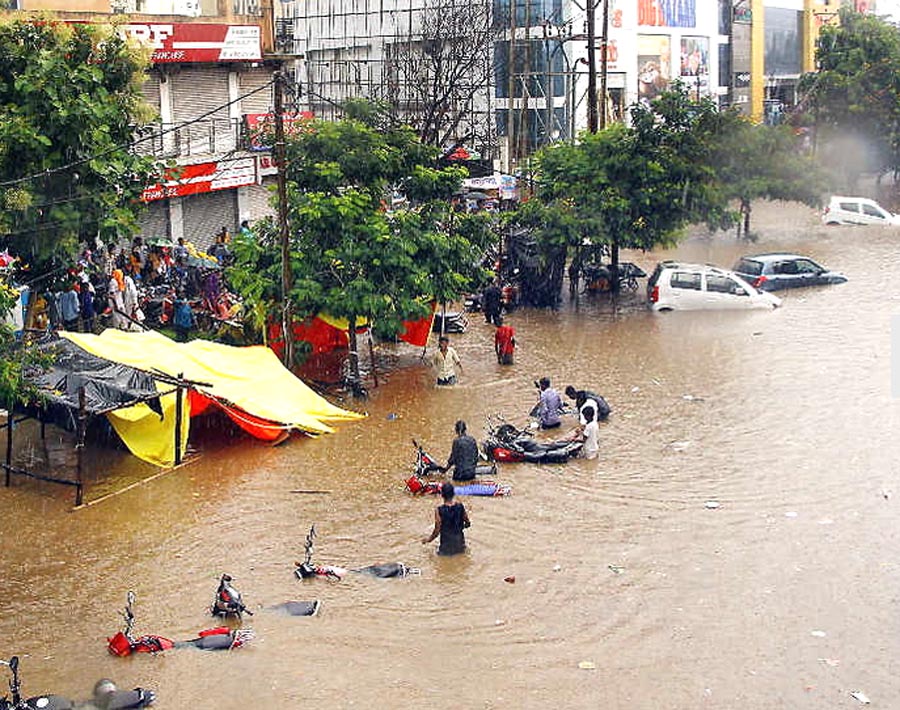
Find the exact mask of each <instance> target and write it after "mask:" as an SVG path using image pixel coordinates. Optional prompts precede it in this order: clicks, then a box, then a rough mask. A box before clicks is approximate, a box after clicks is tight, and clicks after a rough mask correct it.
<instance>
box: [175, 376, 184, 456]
mask: <svg viewBox="0 0 900 710" xmlns="http://www.w3.org/2000/svg"><path fill="white" fill-rule="evenodd" d="M183 377H184V373H183V372H179V373H178V385H177V387H178V389H176V390H175V465H176V466H180V465H181V412H182V409H183V407H184V386H183V384H182V378H183Z"/></svg>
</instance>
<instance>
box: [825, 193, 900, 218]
mask: <svg viewBox="0 0 900 710" xmlns="http://www.w3.org/2000/svg"><path fill="white" fill-rule="evenodd" d="M822 221H823V222H824V223H825V224H827V225H834V224H882V225H888V224H891V225H900V215H896V214H893V213H891V212H888V211H887V210H886V209H884V207H882V206H881V205H879V204H878V203H877V202H875V200H870V199H869V198H868V197H843V196H841V195H834V196H833V197H832V198H831V199H830V200H829V201H828V206H827V207H825V211H824V212H822Z"/></svg>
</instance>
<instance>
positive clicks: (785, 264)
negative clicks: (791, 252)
mask: <svg viewBox="0 0 900 710" xmlns="http://www.w3.org/2000/svg"><path fill="white" fill-rule="evenodd" d="M772 273H773V274H779V275H793V274H796V273H797V262H796V261H776V262H775V263H774V264H772Z"/></svg>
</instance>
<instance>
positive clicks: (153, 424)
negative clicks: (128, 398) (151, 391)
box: [106, 393, 191, 466]
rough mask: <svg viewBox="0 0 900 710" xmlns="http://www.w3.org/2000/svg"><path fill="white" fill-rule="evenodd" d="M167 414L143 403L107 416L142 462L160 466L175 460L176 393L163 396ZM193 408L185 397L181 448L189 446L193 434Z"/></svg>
mask: <svg viewBox="0 0 900 710" xmlns="http://www.w3.org/2000/svg"><path fill="white" fill-rule="evenodd" d="M159 399H160V403H161V404H162V410H163V417H162V419H160V417H159V414H157V413H156V412H154V411H153V410H152V409H150V407H148V406H147V405H146V404H144V403H143V402H142V403H140V404H135V405H134V406H133V407H126V408H124V409H117V410H116V411H114V412H110V413H109V414H107V415H106V416H107V417H108V418H109V423H110V424H112V427H113V429H115V430H116V433H117V434H118V435H119V437H120V438H121V439H122V441H123V442H125V445H126V446H127V447H128V450H129V451H130V452H131V453H133V454H134V455H135V456H137V457H138V458H139V459H141V460H142V461H147V462H148V463H152V464H156V465H157V466H171V465H172V464H174V463H175V394H174V393H172V394H167V395H163V396H162V397H160V398H159ZM190 414H191V413H190V407H189V406H188V398H187V396H185V397H184V403H183V405H182V408H181V451H182V452H184V450H185V447H186V446H187V440H188V434H189V433H190V428H191V424H190V420H191V416H190Z"/></svg>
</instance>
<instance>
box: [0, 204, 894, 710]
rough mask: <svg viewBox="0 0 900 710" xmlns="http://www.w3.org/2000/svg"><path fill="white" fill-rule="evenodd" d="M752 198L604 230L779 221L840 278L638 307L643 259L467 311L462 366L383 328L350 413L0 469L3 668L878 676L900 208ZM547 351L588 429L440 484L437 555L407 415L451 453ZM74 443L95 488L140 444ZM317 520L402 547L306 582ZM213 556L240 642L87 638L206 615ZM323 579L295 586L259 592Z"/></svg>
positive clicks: (882, 652) (890, 602) (434, 685)
mask: <svg viewBox="0 0 900 710" xmlns="http://www.w3.org/2000/svg"><path fill="white" fill-rule="evenodd" d="M753 226H754V229H755V230H756V231H758V232H759V233H760V241H759V242H757V243H756V244H750V245H747V244H745V243H742V242H737V241H736V240H735V239H734V237H733V235H729V236H724V235H719V236H716V237H714V238H709V239H707V238H703V237H694V238H692V239H690V240H688V241H686V242H685V243H683V244H682V245H681V246H680V247H678V248H677V249H675V250H672V251H667V252H657V253H653V254H641V253H626V254H625V255H623V259H624V260H630V261H635V262H636V263H638V264H639V265H641V266H642V267H643V268H644V269H645V270H646V271H647V272H648V273H649V272H650V271H651V270H652V268H653V266H654V265H655V263H656V261H658V260H659V259H661V258H679V259H684V260H691V261H704V262H712V263H716V264H719V265H722V266H726V267H730V266H731V264H732V263H733V262H734V261H735V260H736V258H737V257H738V256H740V255H741V254H745V253H754V252H764V251H773V250H785V251H798V252H800V253H804V254H808V255H809V256H811V257H812V258H813V259H815V260H817V261H819V262H820V263H822V264H824V265H827V266H828V267H830V268H832V269H834V270H838V271H842V272H844V273H845V274H846V275H847V276H848V277H849V282H848V283H847V284H844V285H839V286H833V287H823V288H818V289H812V290H807V291H802V290H798V291H795V292H784V294H783V299H784V303H783V307H782V308H780V309H777V310H776V311H774V312H764V311H749V312H739V311H731V312H707V313H703V312H689V313H685V312H682V313H663V314H654V313H651V312H649V311H647V310H645V308H644V305H643V301H642V300H641V299H642V298H643V295H644V294H643V288H644V285H645V283H646V280H644V279H642V280H641V290H640V291H639V298H637V299H635V300H632V299H630V298H626V297H623V299H621V302H620V304H619V306H618V307H617V308H613V306H612V305H611V304H610V302H609V301H608V300H607V299H605V298H602V297H601V298H582V299H581V301H580V303H579V305H578V307H577V308H575V307H574V306H572V305H571V304H569V303H568V301H566V302H565V303H564V305H563V308H562V309H561V310H560V311H559V312H557V313H554V312H544V311H532V310H519V311H517V312H516V313H514V314H513V315H512V316H511V317H510V318H509V319H508V322H509V323H510V324H511V325H513V326H514V327H515V329H516V331H517V340H518V342H519V348H518V352H517V362H516V365H514V366H513V367H507V368H501V367H500V366H498V365H496V362H495V358H494V356H493V328H492V327H491V326H488V325H486V324H485V323H484V322H483V319H482V318H481V317H480V315H473V316H472V317H471V325H470V328H469V331H468V332H467V333H466V334H465V335H461V336H453V341H452V344H453V345H454V346H455V347H456V348H457V349H458V351H459V354H460V357H461V359H462V362H463V366H464V375H463V378H462V381H461V384H460V385H459V386H457V387H455V388H453V389H440V390H439V389H437V388H436V387H435V386H434V385H433V379H432V374H431V372H430V371H429V369H428V368H426V367H424V366H422V365H421V364H420V363H419V361H418V358H419V354H420V351H418V350H416V349H414V348H412V347H410V346H406V345H403V346H400V347H397V348H396V350H395V351H393V352H391V351H390V350H388V353H389V354H391V359H392V360H394V361H396V362H397V363H398V369H396V370H394V371H392V372H390V373H388V374H387V377H386V381H384V380H383V381H382V382H381V386H380V387H378V388H377V389H373V390H372V392H373V396H372V397H371V399H370V400H369V401H368V402H366V403H365V407H366V408H367V411H368V413H369V415H370V416H369V418H368V419H366V420H364V421H362V422H358V423H356V422H349V423H341V424H339V425H338V426H337V428H338V431H337V433H336V434H334V435H330V436H325V437H322V438H319V439H317V440H314V439H305V438H302V437H297V436H295V437H294V438H293V439H292V440H291V441H289V442H288V443H286V444H284V445H282V446H279V447H275V448H271V447H268V446H265V445H263V444H260V443H257V442H253V441H250V440H248V439H246V438H237V439H235V440H233V441H232V442H230V443H228V444H227V445H226V446H219V445H216V446H215V447H214V446H213V445H212V444H209V443H206V442H208V441H209V440H210V438H211V437H209V436H207V437H205V438H202V439H201V441H200V443H198V445H197V446H198V448H199V449H200V450H201V453H202V458H200V460H198V461H195V462H193V463H191V464H190V465H187V466H185V467H183V468H182V469H180V470H178V471H175V472H171V473H168V474H166V475H164V476H160V477H159V478H157V479H156V480H153V481H150V482H147V483H145V484H144V485H141V486H138V487H136V488H134V489H133V490H131V491H129V492H126V493H124V494H122V495H119V496H116V497H113V498H110V499H108V500H106V501H104V502H102V503H99V504H97V505H94V506H91V507H88V508H85V509H81V510H78V511H73V510H72V493H71V491H70V490H67V489H63V488H61V487H56V486H49V485H47V484H40V483H35V482H33V481H27V482H26V481H23V480H22V479H17V480H16V481H15V484H14V486H13V487H12V488H11V489H2V490H0V495H2V496H3V499H4V503H5V504H4V516H3V521H2V523H0V528H2V534H3V565H2V585H0V590H2V594H0V656H2V657H5V658H8V657H9V656H10V655H12V654H14V653H18V654H19V655H20V656H21V676H22V683H23V691H24V692H25V693H26V694H28V695H33V694H36V693H38V692H46V691H52V692H56V693H60V694H63V695H67V696H70V697H78V698H85V697H87V696H88V695H89V692H90V689H91V687H92V686H93V683H94V681H95V680H96V679H97V678H99V677H102V676H107V677H110V678H113V679H115V680H116V681H117V682H118V683H119V685H120V687H133V686H135V685H143V686H145V687H149V688H153V689H155V690H156V691H157V693H158V697H159V699H158V701H157V703H156V705H155V707H158V708H160V709H161V710H172V709H176V708H177V709H181V708H204V709H206V708H223V709H231V708H234V709H237V708H281V707H303V706H311V705H314V704H315V705H319V704H322V705H326V706H330V707H337V708H343V707H368V708H375V707H380V708H394V707H405V708H544V707H554V706H555V707H558V708H592V709H593V708H623V709H624V708H627V709H628V710H642V709H647V710H651V709H658V708H678V709H682V708H684V709H690V708H698V707H703V708H721V709H725V708H730V709H733V708H792V709H796V708H816V709H817V710H818V709H822V708H847V707H854V706H856V705H858V704H859V703H858V702H857V701H856V700H854V699H852V698H851V697H850V692H851V691H858V690H861V691H863V692H865V694H866V695H867V696H868V697H869V698H871V700H872V706H873V707H882V708H889V707H900V675H898V673H897V669H896V666H897V661H896V659H897V658H898V657H900V621H898V618H900V613H898V612H900V602H898V584H900V561H898V558H897V555H896V549H895V548H896V545H897V538H898V534H900V521H898V512H900V507H898V506H900V479H898V464H897V461H898V459H900V441H898V437H897V432H898V431H900V428H898V424H900V419H898V407H897V403H896V402H895V401H894V400H893V399H892V398H891V391H890V384H891V381H890V355H891V354H890V323H891V316H892V315H894V314H895V313H900V300H898V299H900V290H898V289H897V287H896V284H897V283H900V259H898V258H897V254H898V246H900V229H897V230H894V231H891V230H888V229H883V228H875V227H872V228H862V227H860V228H844V227H833V228H825V227H823V226H821V224H820V222H819V220H818V215H817V214H815V213H814V212H812V211H810V210H808V209H806V208H803V207H798V206H795V205H791V206H780V207H775V206H762V205H761V206H759V207H758V209H757V210H756V212H755V213H754V225H753ZM388 347H390V346H388ZM432 348H433V346H432ZM430 352H431V349H430ZM543 375H546V376H548V377H550V378H551V379H552V380H553V384H554V385H555V386H557V387H558V389H560V391H561V390H562V389H563V387H564V386H565V385H566V384H573V385H575V386H576V387H577V388H582V387H584V388H588V389H593V390H595V391H597V392H599V393H601V394H603V395H604V396H605V397H606V398H607V400H608V401H609V403H610V405H611V406H612V408H613V414H612V416H611V417H610V419H609V421H608V422H606V423H604V424H602V425H601V456H600V458H599V460H597V461H584V460H575V461H573V462H572V463H570V464H568V465H564V466H554V465H548V466H537V465H531V464H508V465H504V466H502V468H501V470H500V475H499V477H498V479H499V480H501V481H503V482H506V483H509V484H511V485H512V486H513V489H514V492H513V495H512V496H511V497H508V498H494V499H492V498H464V499H462V500H463V502H464V503H465V505H466V507H467V509H468V510H469V514H470V517H471V519H472V527H471V529H470V530H469V531H467V538H468V542H469V546H470V551H469V553H468V554H467V555H464V556H460V557H457V558H447V559H444V558H438V557H436V556H435V554H434V551H433V550H434V547H433V546H432V545H428V546H423V545H421V544H420V539H421V537H422V536H423V535H426V534H428V533H429V532H430V530H431V526H432V521H433V508H434V505H435V504H436V501H435V500H434V499H433V498H427V499H423V498H413V497H411V496H410V495H408V494H407V493H405V492H404V490H403V480H404V479H405V478H406V477H407V476H408V475H409V474H410V473H411V469H412V465H413V462H414V454H415V451H414V449H413V446H412V444H411V439H412V438H416V439H418V440H419V441H420V442H421V443H422V444H423V445H424V446H425V448H426V449H427V450H428V451H429V452H430V453H432V454H434V455H435V456H436V457H437V458H438V459H440V460H441V461H444V460H445V459H446V457H447V455H448V453H449V450H450V444H451V440H452V437H453V423H454V422H455V420H456V419H459V418H462V419H465V420H466V421H467V422H468V425H469V430H470V433H472V434H473V435H474V436H476V438H478V439H479V440H480V439H481V438H482V434H483V425H484V422H485V419H486V417H487V416H489V415H491V414H494V413H498V412H499V413H502V414H503V415H504V416H505V417H506V418H508V419H510V420H511V421H513V422H515V423H517V424H519V425H522V424H524V423H525V421H526V417H525V414H526V412H527V411H528V409H529V408H530V407H531V405H532V404H533V403H534V400H535V390H534V386H533V384H532V381H533V380H535V379H537V378H538V377H540V376H543ZM568 420H569V421H568V422H564V426H567V425H570V424H571V423H572V418H571V417H569V418H568ZM48 434H49V437H48V438H49V439H50V442H49V443H50V444H51V445H52V440H53V439H54V438H57V439H58V436H59V435H58V433H57V432H56V431H55V430H52V429H50V428H48ZM27 448H28V447H23V450H22V451H21V452H20V453H19V455H25V454H27V453H28V451H27ZM57 448H60V447H57ZM61 448H62V449H63V451H62V453H61V454H60V455H61V456H63V457H65V450H64V449H65V447H64V446H63V447H61ZM98 464H99V468H100V473H98V474H97V476H98V478H97V480H95V481H92V483H91V484H90V485H89V486H88V489H87V498H88V500H90V499H91V498H96V497H97V496H98V495H101V494H102V493H103V492H106V491H108V490H112V489H115V488H117V487H120V486H121V485H122V483H123V482H127V481H130V480H137V479H138V478H141V477H147V476H150V475H153V474H154V473H155V472H154V471H152V470H151V469H150V467H148V466H146V465H144V464H141V463H139V462H138V461H137V460H136V459H134V458H132V457H129V456H127V455H126V454H124V453H123V452H121V451H109V450H107V451H105V452H103V453H101V454H100V455H99V462H98ZM296 490H302V491H318V493H309V492H307V493H292V492H291V491H296ZM709 501H714V502H717V503H718V504H719V507H718V508H715V509H710V508H707V507H706V504H707V502H709ZM312 523H315V524H316V527H317V531H318V535H319V537H318V540H317V545H316V555H315V558H314V561H316V562H319V563H322V564H325V563H328V564H337V565H342V566H348V567H356V566H363V565H367V564H372V563H376V562H392V561H399V562H403V563H405V564H407V565H410V566H413V567H418V568H420V569H421V575H420V576H413V577H410V578H407V579H401V580H379V579H370V578H366V577H362V576H357V575H350V576H348V577H347V578H345V579H344V580H343V581H341V582H327V581H325V580H322V579H315V580H307V581H305V582H303V583H301V582H299V581H297V580H296V579H295V578H294V576H293V561H294V560H296V559H302V556H303V541H304V538H305V535H306V532H307V530H308V528H309V526H310V525H311V524H312ZM223 572H228V573H230V574H232V575H233V576H234V578H235V585H236V586H237V588H238V589H240V590H241V592H242V593H243V595H244V601H245V602H246V603H248V605H249V606H250V608H251V609H253V610H254V612H255V615H254V616H253V617H252V618H245V621H244V625H245V626H249V627H252V628H253V629H254V630H255V631H256V633H257V638H256V640H255V641H254V642H253V643H252V644H251V645H250V646H248V647H247V648H243V649H239V650H237V651H235V652H233V653H219V654H204V653H201V652H198V651H194V650H191V649H185V650H176V651H171V652H167V653H166V654H163V655H159V656H148V655H141V656H140V657H132V658H126V659H120V658H113V657H111V656H109V655H108V654H107V652H106V637H107V636H111V635H112V634H113V633H114V632H115V631H117V630H118V629H119V628H120V627H121V617H120V615H119V610H120V609H121V608H122V606H123V605H124V602H125V595H126V592H127V591H128V590H129V589H133V590H134V591H135V592H136V594H137V603H136V606H135V613H136V616H137V624H136V628H135V631H136V632H137V633H138V634H141V633H158V634H162V635H164V636H168V637H171V638H176V639H186V638H191V637H192V636H193V635H194V634H195V633H196V632H197V631H199V630H200V629H204V628H207V627H211V626H214V625H216V623H215V622H214V620H213V619H212V617H210V616H209V615H208V613H207V609H208V606H209V603H210V602H211V601H212V596H213V594H214V592H215V589H216V585H217V582H218V578H219V576H220V575H221V574H222V573H223ZM511 575H514V576H515V583H512V584H511V583H507V582H505V581H504V578H505V577H508V576H511ZM316 598H317V599H321V600H322V611H321V613H320V615H319V616H318V617H314V618H292V617H284V616H280V615H278V614H277V613H275V612H273V611H267V610H266V609H265V607H268V606H270V605H273V604H277V603H279V602H282V601H285V600H288V599H316ZM580 665H581V666H583V667H580Z"/></svg>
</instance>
